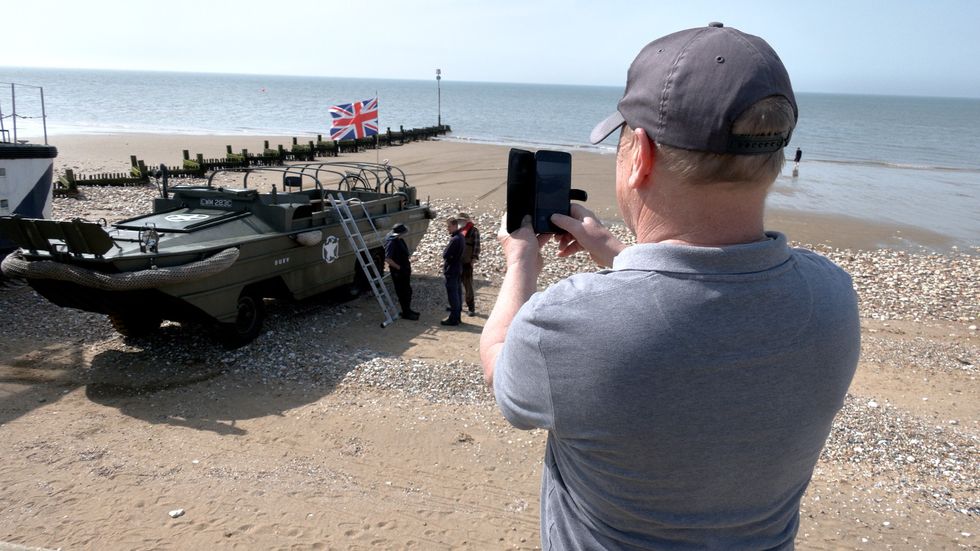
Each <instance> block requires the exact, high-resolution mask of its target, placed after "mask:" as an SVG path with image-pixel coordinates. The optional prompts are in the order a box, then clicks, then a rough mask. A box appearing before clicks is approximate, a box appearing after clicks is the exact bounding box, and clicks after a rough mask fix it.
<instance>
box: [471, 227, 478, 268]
mask: <svg viewBox="0 0 980 551" xmlns="http://www.w3.org/2000/svg"><path fill="white" fill-rule="evenodd" d="M471 231H472V232H473V260H479V258H480V230H479V229H477V227H476V226H473V229H472V230H471Z"/></svg>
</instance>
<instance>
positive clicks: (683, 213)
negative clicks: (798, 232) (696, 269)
mask: <svg viewBox="0 0 980 551" xmlns="http://www.w3.org/2000/svg"><path fill="white" fill-rule="evenodd" d="M711 186H712V185H711V184H708V185H705V186H702V187H694V186H685V187H684V188H675V189H672V188H668V189H667V190H666V191H667V193H658V194H657V195H656V196H651V197H648V198H647V200H646V201H644V208H643V209H641V212H639V213H638V216H637V223H636V225H635V228H636V240H637V242H638V243H678V244H683V245H692V246H698V247H720V246H725V245H738V244H742V243H752V242H755V241H761V240H763V239H765V238H766V235H765V226H764V223H763V214H764V210H765V199H766V193H767V189H766V188H760V189H754V190H752V189H750V190H741V189H734V190H732V189H731V188H720V187H716V188H712V187H711ZM661 191H663V188H661Z"/></svg>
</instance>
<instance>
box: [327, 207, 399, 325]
mask: <svg viewBox="0 0 980 551" xmlns="http://www.w3.org/2000/svg"><path fill="white" fill-rule="evenodd" d="M327 199H329V200H330V206H332V207H333V208H334V210H335V211H336V212H337V217H338V218H340V226H341V227H342V228H344V233H345V234H347V240H348V241H349V242H350V245H351V248H352V249H354V253H355V254H356V255H357V262H358V263H359V264H360V265H361V268H362V269H363V270H364V274H365V275H367V279H368V283H370V284H371V290H372V291H374V297H375V298H376V299H378V305H379V306H380V307H381V311H382V312H383V313H384V316H385V319H384V321H383V322H381V327H388V326H389V325H391V324H392V323H393V322H394V321H395V320H396V319H398V307H397V306H395V302H394V301H393V300H392V299H391V294H389V293H388V286H387V285H386V284H385V278H384V276H382V275H381V272H380V271H378V267H377V266H376V265H375V264H374V259H373V258H371V251H369V250H368V248H367V244H366V243H364V236H363V235H361V230H360V229H358V227H357V221H356V220H355V219H354V215H353V214H352V213H351V211H350V207H348V206H347V200H346V199H344V196H343V195H342V194H341V193H337V195H336V196H334V195H332V194H328V195H327ZM361 207H362V208H364V205H363V204H362V205H361ZM364 215H365V217H366V218H367V220H368V222H370V223H371V227H372V228H374V222H372V221H371V217H370V215H368V212H367V209H364ZM374 231H375V235H377V228H374Z"/></svg>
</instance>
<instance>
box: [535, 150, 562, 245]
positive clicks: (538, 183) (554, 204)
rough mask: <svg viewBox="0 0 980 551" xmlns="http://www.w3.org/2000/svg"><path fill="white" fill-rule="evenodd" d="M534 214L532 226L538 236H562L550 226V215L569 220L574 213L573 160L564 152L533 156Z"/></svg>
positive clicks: (559, 230)
mask: <svg viewBox="0 0 980 551" xmlns="http://www.w3.org/2000/svg"><path fill="white" fill-rule="evenodd" d="M534 160H535V181H534V188H535V189H534V213H533V214H532V216H531V223H532V225H533V226H534V232H535V233H563V232H564V230H562V229H561V228H559V227H558V226H555V225H554V224H552V223H551V215H552V214H555V213H558V214H564V215H566V216H568V214H569V210H570V209H571V202H570V191H571V187H572V156H571V154H569V153H565V152H563V151H547V150H541V151H538V152H537V153H535V154H534Z"/></svg>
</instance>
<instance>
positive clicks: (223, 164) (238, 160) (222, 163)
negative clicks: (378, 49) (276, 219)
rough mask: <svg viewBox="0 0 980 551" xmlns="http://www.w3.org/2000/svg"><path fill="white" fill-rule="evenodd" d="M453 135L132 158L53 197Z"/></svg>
mask: <svg viewBox="0 0 980 551" xmlns="http://www.w3.org/2000/svg"><path fill="white" fill-rule="evenodd" d="M451 131H452V129H451V128H450V127H449V125H447V124H443V125H439V126H427V127H424V128H409V129H405V128H404V127H399V129H398V130H396V131H392V130H391V128H390V127H389V128H388V130H387V132H385V133H379V134H376V135H374V136H369V137H366V138H358V139H350V140H324V139H323V135H322V134H318V135H317V137H316V140H308V141H307V142H306V143H305V144H301V143H299V140H298V139H297V138H295V137H294V138H293V143H292V145H291V146H290V147H289V148H288V149H287V148H286V147H284V146H283V145H282V144H279V145H277V146H276V147H275V148H270V147H269V141H268V140H265V141H264V143H263V146H262V152H261V153H250V152H249V151H248V150H247V149H242V150H241V151H240V152H237V153H236V152H234V151H232V148H231V146H230V145H228V146H226V153H225V156H224V157H219V158H205V157H204V155H202V154H200V153H197V154H196V155H194V157H193V158H192V157H191V154H190V151H189V150H187V149H185V150H183V152H182V153H183V159H182V161H181V164H180V165H174V166H171V165H169V164H167V163H147V162H145V161H143V160H142V159H139V158H137V156H136V155H130V157H129V161H130V170H129V172H128V173H126V172H115V173H97V174H75V172H74V171H73V170H71V169H67V170H65V171H64V173H62V174H60V175H59V176H58V177H57V178H56V179H55V182H54V190H53V193H54V195H56V196H63V195H74V194H76V193H78V186H131V185H142V184H145V183H147V182H148V181H149V179H150V178H151V177H152V176H153V175H154V173H155V172H156V171H157V170H158V169H159V167H160V166H161V165H163V166H166V167H167V171H168V172H169V174H170V176H171V177H189V178H203V177H205V176H206V175H207V173H208V172H210V171H213V170H219V169H228V168H246V167H250V166H275V165H282V164H284V163H286V162H289V161H313V160H316V159H317V158H318V157H336V156H338V155H340V154H342V153H357V152H358V151H361V150H363V149H376V148H379V147H386V146H393V145H403V144H405V143H409V142H414V141H419V140H428V139H431V138H434V137H436V136H440V135H443V134H447V133H449V132H451Z"/></svg>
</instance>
